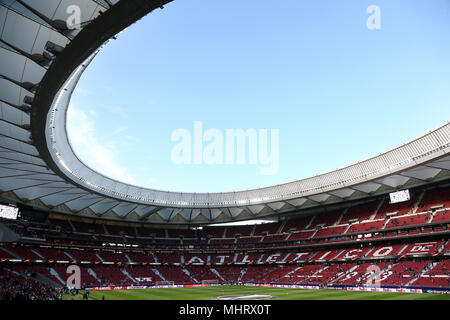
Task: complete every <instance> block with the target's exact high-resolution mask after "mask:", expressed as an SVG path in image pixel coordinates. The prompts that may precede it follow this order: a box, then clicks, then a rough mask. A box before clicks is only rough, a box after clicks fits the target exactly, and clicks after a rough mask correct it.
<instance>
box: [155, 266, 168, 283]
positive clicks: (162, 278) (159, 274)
mask: <svg viewBox="0 0 450 320" xmlns="http://www.w3.org/2000/svg"><path fill="white" fill-rule="evenodd" d="M152 271H153V272H154V273H155V274H156V275H158V277H160V278H161V280H162V281H167V279H166V278H165V277H164V276H163V275H162V273H161V272H159V270H158V269H156V268H152Z"/></svg>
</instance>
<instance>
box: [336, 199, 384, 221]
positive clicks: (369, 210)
mask: <svg viewBox="0 0 450 320" xmlns="http://www.w3.org/2000/svg"><path fill="white" fill-rule="evenodd" d="M379 204H380V202H379V201H378V200H376V201H371V202H368V203H363V204H360V205H357V206H354V207H350V208H349V209H348V210H347V212H346V213H345V215H344V216H343V217H342V220H341V221H340V224H344V223H348V222H350V221H351V220H358V221H364V220H368V219H369V218H370V217H371V216H372V215H373V214H374V213H375V210H376V209H377V207H378V205H379Z"/></svg>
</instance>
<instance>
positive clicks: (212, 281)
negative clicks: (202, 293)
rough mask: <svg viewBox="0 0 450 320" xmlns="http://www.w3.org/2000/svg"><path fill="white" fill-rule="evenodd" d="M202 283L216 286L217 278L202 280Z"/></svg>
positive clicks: (217, 283)
mask: <svg viewBox="0 0 450 320" xmlns="http://www.w3.org/2000/svg"><path fill="white" fill-rule="evenodd" d="M202 284H204V285H209V286H218V285H219V280H217V279H214V280H202Z"/></svg>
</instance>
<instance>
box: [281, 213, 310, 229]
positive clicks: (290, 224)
mask: <svg viewBox="0 0 450 320" xmlns="http://www.w3.org/2000/svg"><path fill="white" fill-rule="evenodd" d="M311 219H312V216H307V217H301V218H294V219H290V220H287V221H286V223H285V225H284V227H283V229H282V230H281V233H284V232H291V231H301V230H304V229H305V228H306V227H307V226H308V224H309V222H310V221H311Z"/></svg>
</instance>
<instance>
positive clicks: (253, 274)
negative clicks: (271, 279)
mask: <svg viewBox="0 0 450 320" xmlns="http://www.w3.org/2000/svg"><path fill="white" fill-rule="evenodd" d="M273 269H274V267H267V266H250V267H248V268H247V270H246V272H245V273H244V276H243V277H242V279H241V281H242V282H249V281H253V282H259V280H260V278H261V277H262V276H264V275H265V274H266V273H268V272H270V271H272V270H273Z"/></svg>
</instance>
